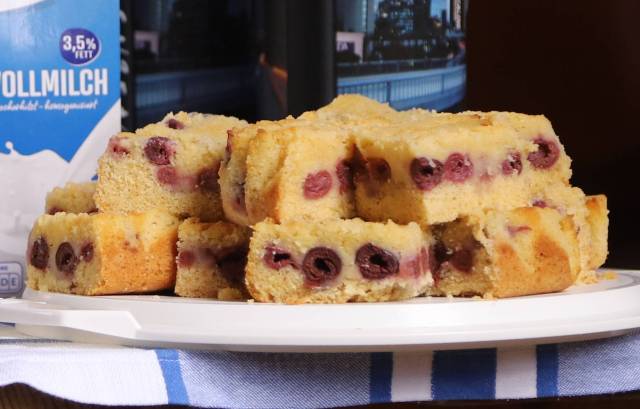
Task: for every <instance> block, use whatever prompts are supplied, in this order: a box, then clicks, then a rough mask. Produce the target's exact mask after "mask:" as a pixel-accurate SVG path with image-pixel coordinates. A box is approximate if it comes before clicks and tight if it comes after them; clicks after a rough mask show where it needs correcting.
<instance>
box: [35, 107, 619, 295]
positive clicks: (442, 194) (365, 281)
mask: <svg viewBox="0 0 640 409" xmlns="http://www.w3.org/2000/svg"><path fill="white" fill-rule="evenodd" d="M98 176H99V178H98V181H97V183H95V184H91V183H90V184H84V185H69V186H67V187H65V188H60V189H57V190H55V191H53V192H51V193H50V195H49V196H48V198H47V205H46V208H47V213H50V214H53V215H44V216H42V217H41V218H40V219H39V220H38V221H37V222H36V225H35V226H34V229H33V231H32V233H31V237H30V244H29V250H28V254H27V261H28V263H29V285H30V286H31V287H32V288H35V289H43V290H50V291H63V292H73V293H78V294H107V293H127V292H146V291H153V290H159V289H173V290H174V291H175V293H176V294H177V295H180V296H185V297H206V298H217V299H220V300H238V299H246V298H249V297H251V298H253V299H255V300H256V301H262V302H282V303H290V304H297V303H339V302H362V301H394V300H404V299H408V298H412V297H416V296H420V295H429V296H475V295H479V296H483V297H511V296H519V295H529V294H539V293H546V292H553V291H561V290H563V289H565V288H567V287H569V286H571V285H572V284H574V283H576V282H589V281H591V280H593V279H594V278H595V276H594V275H593V271H594V270H595V269H596V268H598V267H599V266H601V265H602V264H603V263H604V261H605V259H606V256H607V229H608V218H607V213H608V211H607V203H606V197H604V196H602V195H598V196H585V194H584V193H583V192H582V191H581V190H580V189H579V188H577V187H573V186H571V184H570V177H571V160H570V158H569V157H568V155H567V154H566V152H565V150H564V147H563V146H562V144H561V143H560V140H559V138H558V136H557V135H556V134H555V133H554V131H553V128H552V127H551V124H550V123H549V121H548V120H547V119H546V118H545V117H543V116H530V115H524V114H515V113H507V112H488V113H484V112H463V113H460V114H447V113H436V112H431V111H425V110H420V109H414V110H410V111H404V112H397V111H395V110H393V109H392V108H390V107H389V106H387V105H385V104H380V103H378V102H376V101H373V100H370V99H367V98H365V97H362V96H357V95H345V96H340V97H338V98H336V99H335V100H334V101H333V102H332V103H331V104H329V105H327V106H325V107H323V108H320V109H318V110H317V111H310V112H306V113H304V114H303V115H301V116H300V117H298V118H293V117H289V118H286V119H283V120H280V121H260V122H257V123H255V124H247V123H246V122H244V121H241V120H238V119H235V118H229V117H223V116H216V115H206V114H196V113H190V114H187V113H184V112H181V113H178V114H175V115H173V114H169V115H167V117H166V118H165V119H163V120H162V121H161V122H159V123H156V124H151V125H148V126H146V127H144V128H142V129H139V130H137V131H136V132H135V133H121V134H119V135H116V136H114V137H113V138H111V140H110V142H109V145H108V146H107V149H106V151H105V153H104V154H103V155H102V157H101V158H100V160H99V169H98ZM94 192H95V193H94ZM154 221H155V222H154ZM88 248H90V251H88V250H87V249H88ZM58 253H59V255H58ZM122 271H126V274H125V273H123V272H122Z"/></svg>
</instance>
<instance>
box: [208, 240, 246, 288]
mask: <svg viewBox="0 0 640 409" xmlns="http://www.w3.org/2000/svg"><path fill="white" fill-rule="evenodd" d="M248 250H249V249H248V248H247V247H245V246H239V247H229V248H224V249H221V250H218V251H217V252H216V254H215V259H216V262H217V263H218V267H219V268H220V273H221V274H222V276H223V277H224V278H226V279H227V280H228V281H230V282H232V283H235V284H240V283H242V282H243V281H244V268H245V266H246V265H247V252H248Z"/></svg>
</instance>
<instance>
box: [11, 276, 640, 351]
mask: <svg viewBox="0 0 640 409" xmlns="http://www.w3.org/2000/svg"><path fill="white" fill-rule="evenodd" d="M615 273H616V278H615V279H610V280H602V281H601V282H600V283H598V284H593V285H582V286H574V287H572V288H570V289H568V290H567V291H564V292H562V293H557V294H545V295H536V296H528V297H518V298H511V299H503V300H495V301H487V300H479V299H465V298H453V299H448V298H435V297H434V298H417V299H414V300H410V301H404V302H391V303H372V304H342V305H293V306H292V305H280V304H261V303H247V302H223V301H210V300H200V299H189V298H177V297H163V296H149V295H147V296H143V295H139V296H101V297H85V296H77V295H65V294H55V293H44V292H38V291H31V290H27V291H25V293H24V295H23V299H7V300H0V321H3V322H13V323H16V329H18V330H19V331H21V332H23V333H26V334H29V335H34V336H39V337H46V338H54V339H65V340H74V341H81V342H98V343H118V344H124V345H134V346H147V347H174V348H199V349H222V350H237V351H281V352H285V351H286V352H323V351H396V350H406V349H454V348H456V349H457V348H479V347H491V346H504V345H521V344H533V343H549V342H562V341H570V340H572V341H573V340H584V339H594V338H603V337H609V336H614V335H619V334H623V333H626V332H629V331H630V330H632V329H634V328H638V327H640V271H628V270H616V271H615Z"/></svg>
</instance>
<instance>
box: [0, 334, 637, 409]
mask: <svg viewBox="0 0 640 409" xmlns="http://www.w3.org/2000/svg"><path fill="white" fill-rule="evenodd" d="M17 336H18V335H17V333H16V332H15V331H14V330H13V328H11V327H8V326H4V327H2V326H0V386H4V385H9V384H12V383H18V382H19V383H25V384H28V385H30V386H32V387H34V388H36V389H39V390H41V391H43V392H46V393H48V394H51V395H55V396H58V397H62V398H66V399H70V400H73V401H78V402H83V403H92V404H102V405H161V404H167V403H169V404H180V405H193V406H201V407H218V408H220V407H221V408H276V407H277V408H319V407H335V406H348V405H361V404H367V403H383V402H401V401H427V400H447V399H455V400H458V399H503V398H535V397H551V396H572V395H590V394H601V393H612V392H624V391H630V390H638V389H640V331H638V332H635V333H632V334H630V335H626V336H622V337H617V338H610V339H605V340H598V341H587V342H575V343H566V344H558V345H541V346H532V347H523V348H517V349H501V348H498V349H493V348H492V349H478V350H464V351H437V352H420V353H415V352H406V353H374V354H368V353H366V354H365V353H359V354H262V353H234V352H197V351H181V350H171V349H141V348H126V347H114V346H103V345H89V344H75V343H67V342H55V341H46V340H36V339H17V338H16V337H17Z"/></svg>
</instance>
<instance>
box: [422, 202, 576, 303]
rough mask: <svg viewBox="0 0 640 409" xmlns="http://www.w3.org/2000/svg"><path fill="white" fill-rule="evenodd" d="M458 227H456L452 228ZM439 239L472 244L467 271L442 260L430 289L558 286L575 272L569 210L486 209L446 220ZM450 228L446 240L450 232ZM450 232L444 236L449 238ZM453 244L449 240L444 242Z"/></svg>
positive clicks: (494, 292)
mask: <svg viewBox="0 0 640 409" xmlns="http://www.w3.org/2000/svg"><path fill="white" fill-rule="evenodd" d="M455 228H457V229H458V231H455V230H452V229H455ZM441 229H442V230H443V231H444V233H436V235H438V236H440V240H444V241H445V242H446V241H447V240H450V241H451V242H452V243H470V241H473V243H475V244H472V245H471V246H469V244H465V245H466V246H468V247H469V248H472V249H474V251H475V256H474V259H473V260H474V264H473V267H472V269H471V271H470V272H461V271H457V270H455V269H454V268H453V267H452V266H451V265H449V264H445V265H444V266H445V267H443V269H444V271H443V272H439V273H434V276H435V277H436V287H435V288H434V289H433V290H432V291H431V293H432V294H433V295H481V296H484V297H487V298H492V297H498V298H504V297H514V296H520V295H532V294H541V293H549V292H556V291H562V290H564V289H566V288H568V287H569V286H571V285H572V284H573V283H575V281H576V279H577V277H578V274H579V273H580V246H579V241H578V237H577V229H576V226H575V224H574V222H573V218H572V217H571V216H565V215H562V214H560V213H559V212H558V211H557V210H555V209H551V208H544V209H543V208H538V207H526V208H518V209H514V210H511V211H494V210H490V211H487V212H486V213H485V215H484V216H481V217H478V216H475V217H470V218H468V219H467V220H459V221H456V222H452V223H448V224H445V225H443V226H442V227H441ZM452 233H453V234H455V235H454V236H453V239H452V240H451V234H452ZM448 237H449V238H448ZM449 246H450V247H451V248H454V245H451V244H450V245H449Z"/></svg>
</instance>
